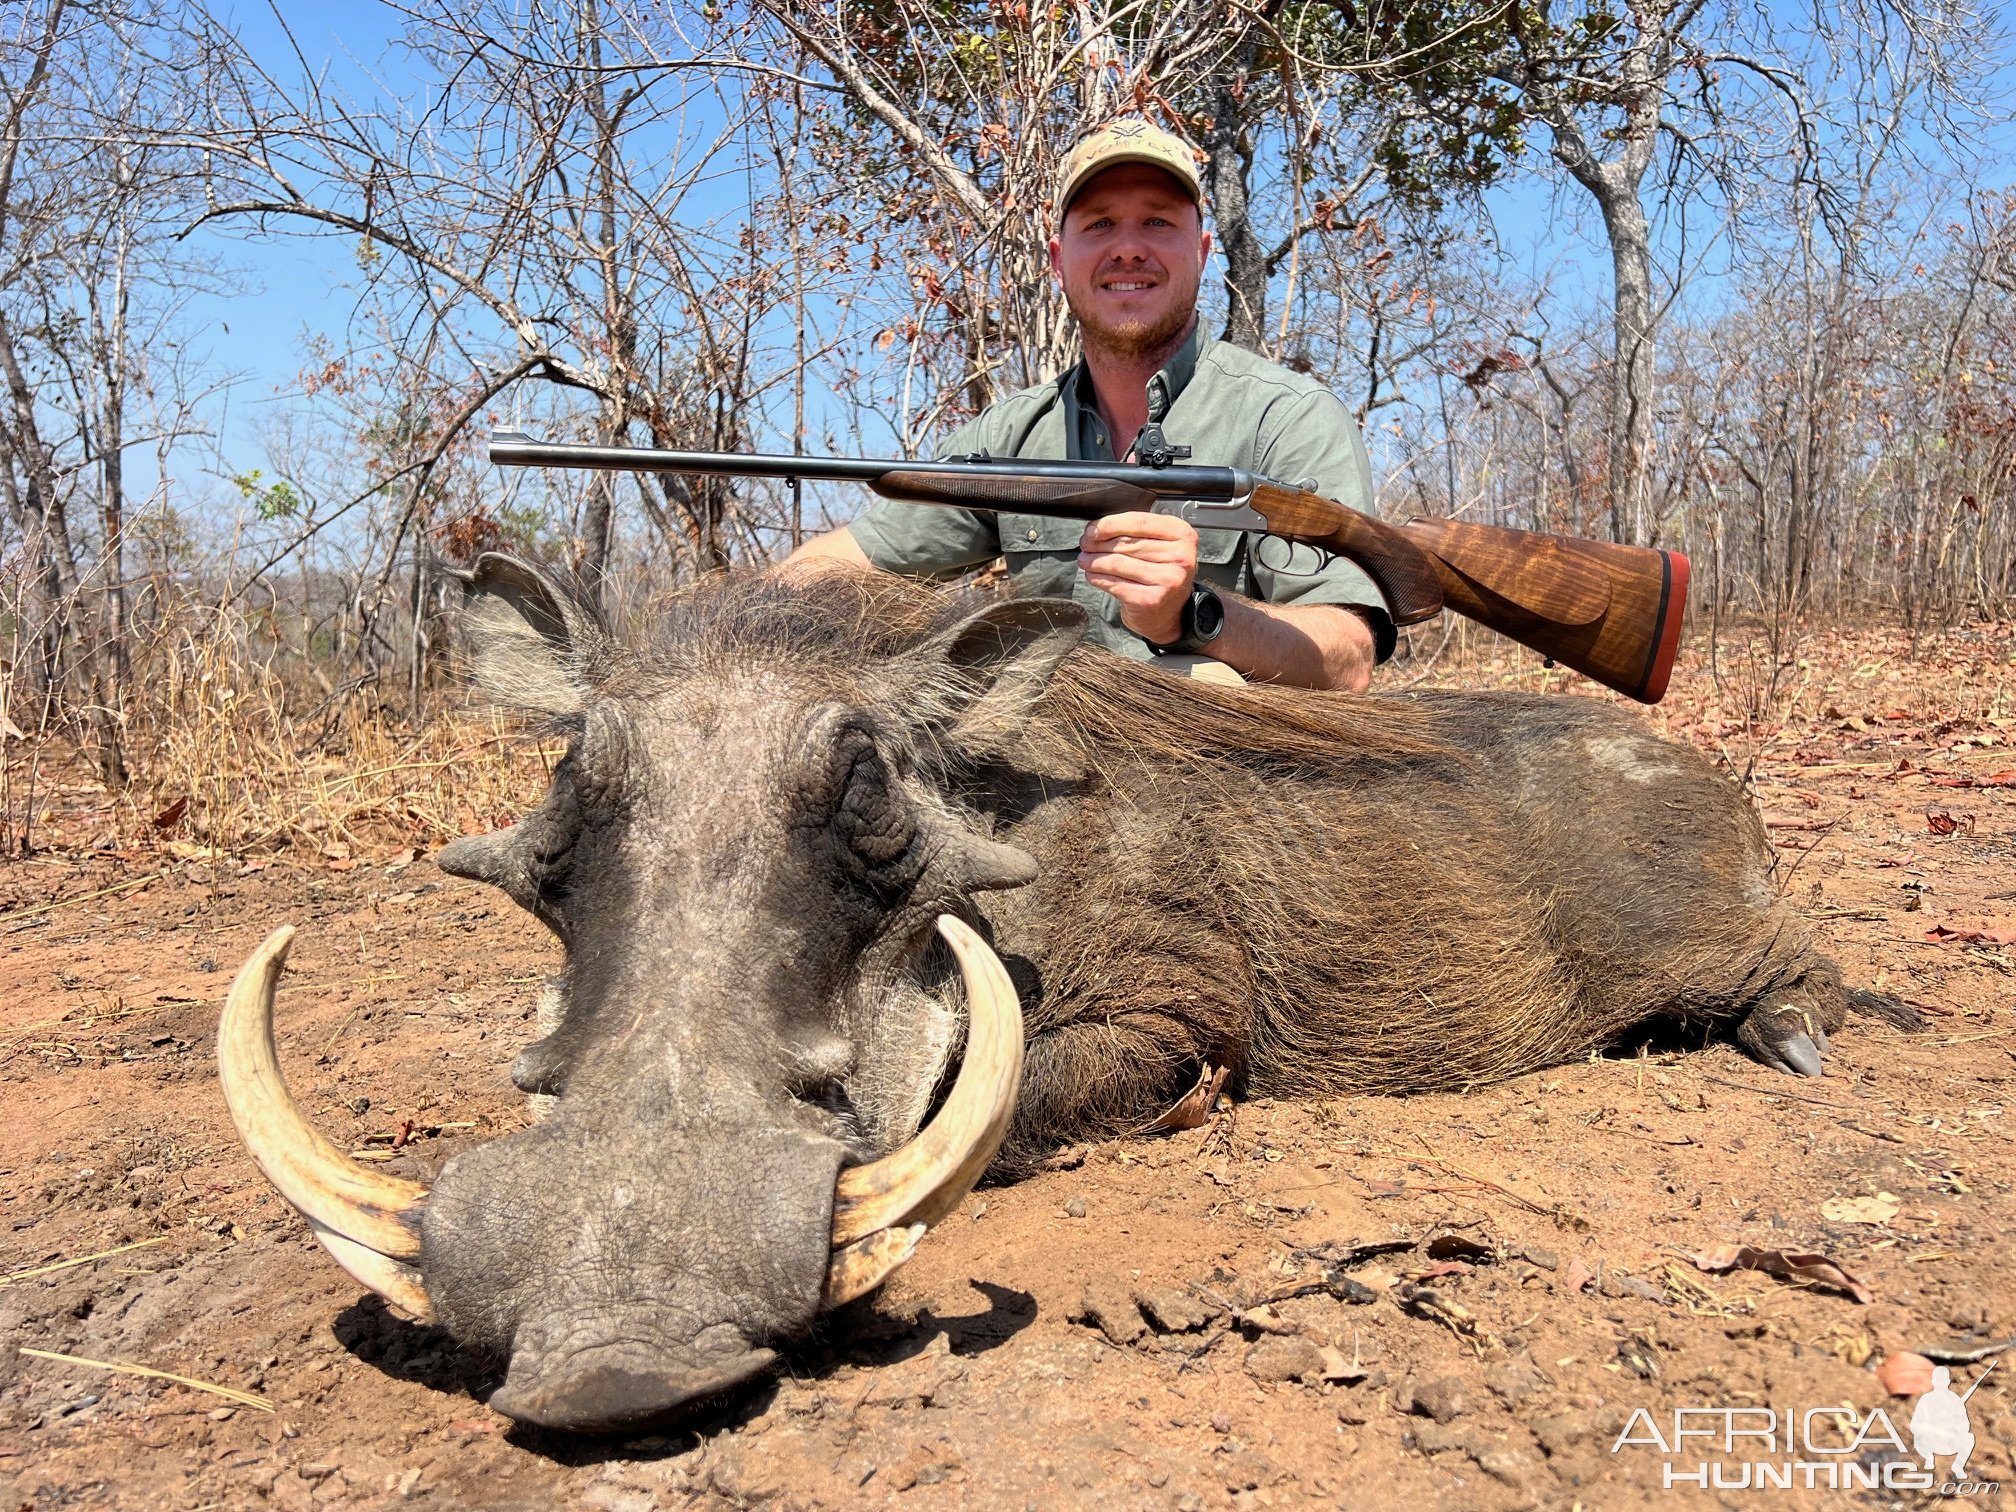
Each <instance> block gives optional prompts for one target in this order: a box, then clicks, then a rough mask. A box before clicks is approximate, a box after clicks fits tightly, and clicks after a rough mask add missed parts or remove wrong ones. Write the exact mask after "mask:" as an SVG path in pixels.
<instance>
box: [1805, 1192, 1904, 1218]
mask: <svg viewBox="0 0 2016 1512" xmlns="http://www.w3.org/2000/svg"><path fill="white" fill-rule="evenodd" d="M1901 1206H1902V1204H1901V1203H1899V1202H1898V1200H1897V1199H1896V1197H1894V1196H1893V1195H1892V1194H1890V1193H1889V1192H1878V1193H1877V1194H1876V1195H1875V1196H1874V1197H1829V1198H1828V1199H1827V1200H1826V1201H1825V1202H1823V1203H1821V1204H1820V1216H1821V1217H1822V1218H1825V1219H1827V1220H1828V1221H1829V1222H1830V1223H1888V1222H1889V1221H1890V1220H1891V1219H1892V1218H1895V1217H1896V1216H1897V1209H1898V1208H1899V1207H1901Z"/></svg>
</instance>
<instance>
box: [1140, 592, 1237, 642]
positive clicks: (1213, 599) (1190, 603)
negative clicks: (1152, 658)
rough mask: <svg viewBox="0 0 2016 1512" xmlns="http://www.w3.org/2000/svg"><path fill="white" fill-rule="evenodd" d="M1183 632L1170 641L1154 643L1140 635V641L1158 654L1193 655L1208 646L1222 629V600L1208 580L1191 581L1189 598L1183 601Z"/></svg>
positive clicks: (1223, 626)
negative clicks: (1206, 581) (1204, 581)
mask: <svg viewBox="0 0 2016 1512" xmlns="http://www.w3.org/2000/svg"><path fill="white" fill-rule="evenodd" d="M1182 625H1183V633H1182V634H1181V635H1179V636H1177V637H1176V639H1174V640H1173V641H1166V642H1156V641H1151V640H1149V639H1148V638H1147V637H1146V636H1143V637H1142V644H1143V645H1145V646H1147V648H1148V649H1149V650H1150V651H1152V652H1154V654H1155V655H1157V656H1192V655H1196V654H1197V653H1199V652H1201V651H1204V650H1206V649H1208V648H1209V646H1210V644H1211V642H1213V641H1215V640H1216V639H1218V636H1219V633H1220V632H1221V631H1223V630H1224V628H1225V601H1224V600H1223V599H1221V598H1220V597H1218V594H1217V591H1216V590H1215V589H1213V588H1212V587H1211V586H1210V585H1209V584H1207V583H1192V584H1191V585H1190V597H1189V598H1187V599H1185V600H1184V601H1183V622H1182Z"/></svg>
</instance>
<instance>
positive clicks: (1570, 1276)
mask: <svg viewBox="0 0 2016 1512" xmlns="http://www.w3.org/2000/svg"><path fill="white" fill-rule="evenodd" d="M1595 1279H1596V1273H1595V1272H1594V1271H1592V1270H1590V1269H1589V1267H1588V1266H1586V1265H1584V1264H1583V1263H1582V1258H1581V1256H1579V1255H1570V1256H1569V1257H1568V1268H1567V1269H1566V1270H1565V1271H1563V1272H1562V1273H1561V1289H1562V1290H1563V1291H1565V1292H1567V1293H1568V1295H1569V1296H1571V1297H1572V1296H1574V1295H1575V1294H1576V1293H1577V1292H1579V1291H1580V1290H1582V1288H1583V1287H1585V1286H1587V1285H1588V1284H1589V1283H1590V1282H1591V1281H1594V1280H1595Z"/></svg>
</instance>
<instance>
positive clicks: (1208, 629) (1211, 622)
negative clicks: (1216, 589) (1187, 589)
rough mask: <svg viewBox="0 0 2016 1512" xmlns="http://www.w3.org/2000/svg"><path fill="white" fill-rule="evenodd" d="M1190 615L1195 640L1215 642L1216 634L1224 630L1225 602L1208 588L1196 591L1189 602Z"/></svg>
mask: <svg viewBox="0 0 2016 1512" xmlns="http://www.w3.org/2000/svg"><path fill="white" fill-rule="evenodd" d="M1190 613H1191V619H1192V622H1193V624H1194V625H1195V627H1196V628H1195V630H1194V632H1193V634H1194V636H1195V638H1196V639H1197V640H1200V641H1208V640H1216V639H1217V637H1218V632H1219V631H1220V630H1223V629H1224V628H1225V601H1224V600H1223V599H1221V598H1219V597H1218V595H1217V594H1215V593H1213V592H1212V591H1211V590H1210V589H1209V588H1200V589H1199V590H1198V591H1197V596H1196V597H1195V598H1194V599H1192V600H1191V609H1190Z"/></svg>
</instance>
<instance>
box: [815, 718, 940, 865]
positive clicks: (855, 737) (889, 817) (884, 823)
mask: <svg viewBox="0 0 2016 1512" xmlns="http://www.w3.org/2000/svg"><path fill="white" fill-rule="evenodd" d="M832 770H833V771H834V773H835V774H836V776H837V779H838V780H837V781H836V782H835V783H834V804H833V819H832V826H833V834H834V835H835V837H836V838H838V840H839V841H840V844H841V846H842V848H843V851H844V853H845V855H846V856H847V858H848V860H849V862H850V863H851V865H852V868H853V869H855V870H857V871H858V872H859V873H860V874H861V875H862V876H863V878H864V880H866V881H868V882H869V883H871V884H872V885H873V886H874V887H875V888H876V889H877V890H878V891H897V890H900V889H902V888H905V887H908V886H909V885H910V884H911V883H913V882H915V881H916V880H917V874H918V873H919V872H920V871H922V870H923V855H922V849H921V847H920V846H919V845H918V843H917V821H916V817H915V815H914V814H912V813H911V811H910V805H909V804H908V803H906V802H905V801H904V799H903V797H902V795H901V794H899V793H898V792H897V791H896V789H895V785H894V783H893V782H892V781H891V779H890V775H889V768H888V765H887V764H886V763H885V762H884V760H883V758H882V754H881V752H879V751H878V750H876V748H875V742H874V740H873V739H872V738H871V737H870V736H869V735H868V733H867V732H866V731H865V730H858V729H850V730H848V731H846V732H845V733H844V734H842V736H841V737H840V741H839V743H838V745H837V746H836V747H835V750H834V753H833V768H832Z"/></svg>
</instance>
